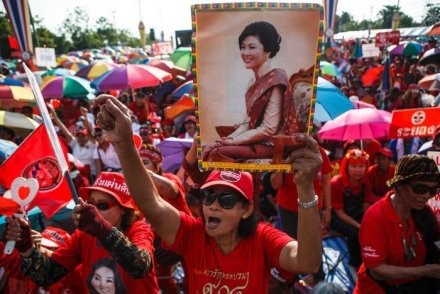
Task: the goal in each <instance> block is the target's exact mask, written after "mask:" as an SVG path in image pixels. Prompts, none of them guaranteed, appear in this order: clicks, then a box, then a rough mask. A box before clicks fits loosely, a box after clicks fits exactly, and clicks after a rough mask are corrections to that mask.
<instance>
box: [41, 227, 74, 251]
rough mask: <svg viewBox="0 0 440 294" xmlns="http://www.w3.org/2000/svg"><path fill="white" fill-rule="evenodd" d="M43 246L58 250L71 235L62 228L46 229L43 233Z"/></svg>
mask: <svg viewBox="0 0 440 294" xmlns="http://www.w3.org/2000/svg"><path fill="white" fill-rule="evenodd" d="M41 237H42V239H41V246H43V247H46V248H53V249H55V248H58V247H59V246H60V245H61V244H63V243H64V242H65V241H66V240H68V239H70V235H69V233H67V232H66V231H64V230H63V229H60V228H55V227H50V226H49V227H46V228H45V229H44V231H43V232H42V233H41Z"/></svg>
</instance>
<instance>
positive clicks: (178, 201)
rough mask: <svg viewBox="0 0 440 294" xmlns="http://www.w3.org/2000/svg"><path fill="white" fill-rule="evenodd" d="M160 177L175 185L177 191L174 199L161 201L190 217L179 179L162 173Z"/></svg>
mask: <svg viewBox="0 0 440 294" xmlns="http://www.w3.org/2000/svg"><path fill="white" fill-rule="evenodd" d="M162 176H163V177H165V178H167V179H168V180H170V181H172V182H173V183H175V184H176V185H177V188H178V189H179V195H178V196H177V197H176V198H167V197H163V199H165V200H166V201H167V202H168V203H170V204H171V205H172V206H174V208H176V209H177V210H179V211H182V212H184V213H186V214H188V215H192V213H191V210H190V209H189V207H188V204H187V203H186V197H185V188H184V187H183V185H182V182H181V181H180V179H179V177H178V176H176V175H175V174H172V173H164V174H162ZM161 196H162V195H161Z"/></svg>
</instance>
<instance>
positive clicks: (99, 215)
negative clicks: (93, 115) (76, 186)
mask: <svg viewBox="0 0 440 294" xmlns="http://www.w3.org/2000/svg"><path fill="white" fill-rule="evenodd" d="M79 193H80V196H81V197H82V198H80V203H79V204H77V205H76V206H75V208H74V210H73V220H74V223H75V225H76V226H77V229H76V230H75V231H74V233H73V234H72V236H71V239H70V240H67V241H66V242H64V243H63V244H61V245H60V246H59V247H58V249H57V250H56V251H54V252H53V253H52V254H51V256H50V257H47V256H45V255H44V254H42V253H41V252H40V251H39V250H38V249H37V248H36V246H35V245H34V242H33V241H32V237H31V230H30V227H29V222H27V221H25V220H23V219H14V218H11V217H9V218H8V219H7V232H6V239H8V240H15V241H16V245H15V247H16V249H17V250H18V251H19V252H20V253H21V256H22V267H21V268H22V271H23V273H24V274H25V275H26V276H28V277H30V278H31V279H32V280H33V281H34V282H35V283H36V284H38V285H39V286H48V285H51V284H53V283H55V282H57V281H58V280H60V279H61V278H62V277H64V276H65V275H66V274H67V273H69V272H71V271H73V270H74V269H75V268H76V267H77V266H78V265H79V264H81V265H82V268H81V275H82V279H83V281H84V283H86V282H87V277H88V276H89V275H90V274H91V273H92V271H93V268H94V266H95V264H97V263H99V262H101V260H102V259H105V258H110V259H113V260H115V261H116V262H117V263H118V267H117V268H118V275H120V276H121V278H122V283H123V285H124V286H125V292H119V293H139V294H140V293H159V288H158V284H157V280H156V276H155V274H154V271H153V270H152V264H153V261H152V260H153V238H154V233H153V230H152V228H151V226H150V225H149V224H148V223H147V222H146V221H145V219H144V218H143V217H141V215H140V213H139V211H138V210H137V208H136V206H135V204H134V203H133V202H132V199H131V197H130V194H129V191H128V188H127V186H126V183H125V180H124V177H123V175H122V174H120V173H116V172H102V173H100V174H99V175H98V178H97V179H96V181H95V183H94V184H93V186H91V187H84V188H81V189H80V190H79ZM83 199H84V200H86V201H87V202H84V200H83Z"/></svg>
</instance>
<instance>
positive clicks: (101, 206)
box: [87, 200, 118, 211]
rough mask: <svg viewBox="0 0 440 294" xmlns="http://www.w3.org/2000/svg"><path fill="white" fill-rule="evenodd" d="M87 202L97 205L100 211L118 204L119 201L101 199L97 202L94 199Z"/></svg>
mask: <svg viewBox="0 0 440 294" xmlns="http://www.w3.org/2000/svg"><path fill="white" fill-rule="evenodd" d="M87 203H88V204H91V205H93V206H95V207H96V208H97V209H98V210H100V211H106V210H109V209H110V208H112V207H115V206H117V205H118V203H117V202H115V201H108V200H99V201H98V202H95V201H94V200H89V201H87Z"/></svg>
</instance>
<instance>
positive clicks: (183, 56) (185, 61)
mask: <svg viewBox="0 0 440 294" xmlns="http://www.w3.org/2000/svg"><path fill="white" fill-rule="evenodd" d="M170 59H171V61H172V62H173V63H174V66H175V67H180V68H182V69H184V70H190V69H191V64H192V52H191V48H190V47H179V48H177V49H176V50H175V51H174V52H173V53H171V55H170Z"/></svg>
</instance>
